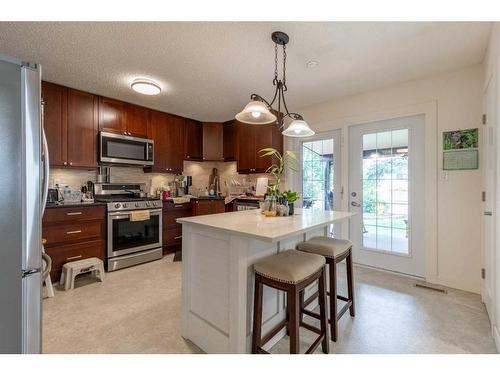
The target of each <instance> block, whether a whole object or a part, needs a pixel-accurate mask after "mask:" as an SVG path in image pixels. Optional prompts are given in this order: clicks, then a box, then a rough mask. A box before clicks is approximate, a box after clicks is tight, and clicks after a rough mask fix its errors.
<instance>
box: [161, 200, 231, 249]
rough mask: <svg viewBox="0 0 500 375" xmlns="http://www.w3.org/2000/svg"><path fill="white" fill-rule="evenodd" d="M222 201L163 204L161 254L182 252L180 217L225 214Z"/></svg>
mask: <svg viewBox="0 0 500 375" xmlns="http://www.w3.org/2000/svg"><path fill="white" fill-rule="evenodd" d="M225 209H226V207H225V204H224V199H195V200H192V201H191V202H189V203H182V204H175V203H173V202H168V201H167V202H163V219H162V220H163V230H162V241H163V254H169V253H174V252H176V251H180V250H182V224H179V223H178V222H177V221H176V220H177V219H179V218H181V217H188V216H197V215H210V214H218V213H223V212H225Z"/></svg>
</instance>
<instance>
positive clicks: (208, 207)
mask: <svg viewBox="0 0 500 375" xmlns="http://www.w3.org/2000/svg"><path fill="white" fill-rule="evenodd" d="M223 212H226V207H225V203H224V199H197V200H195V201H194V204H193V216H200V215H211V214H220V213H223Z"/></svg>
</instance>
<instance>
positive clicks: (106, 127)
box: [99, 96, 127, 134]
mask: <svg viewBox="0 0 500 375" xmlns="http://www.w3.org/2000/svg"><path fill="white" fill-rule="evenodd" d="M99 130H100V131H105V132H111V133H119V134H126V133H127V125H126V123H125V103H124V102H121V101H119V100H115V99H110V98H105V97H102V96H101V97H99Z"/></svg>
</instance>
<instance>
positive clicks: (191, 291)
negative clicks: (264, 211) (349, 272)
mask: <svg viewBox="0 0 500 375" xmlns="http://www.w3.org/2000/svg"><path fill="white" fill-rule="evenodd" d="M300 214H301V213H300V212H299V215H300ZM253 215H259V214H258V212H256V211H254V212H253V213H252V212H251V211H247V212H244V211H243V212H238V213H236V212H234V213H226V214H217V215H207V216H203V217H196V218H184V219H179V222H182V225H183V229H182V299H183V300H182V336H183V337H184V338H185V339H188V340H190V341H192V342H193V343H194V344H196V345H197V346H198V347H200V348H201V349H202V350H203V351H205V352H206V353H250V352H251V333H252V316H253V295H254V292H253V290H254V271H253V264H254V263H256V262H257V261H258V260H259V259H262V258H264V257H266V256H269V255H272V254H276V253H278V252H279V251H283V250H286V249H294V248H295V245H296V244H297V243H298V242H301V241H304V238H307V239H308V238H311V237H313V236H318V235H320V236H323V235H325V234H326V231H327V228H328V225H329V224H331V223H333V222H334V221H337V220H342V219H345V218H347V217H350V216H351V215H352V214H350V213H347V212H345V213H344V212H337V213H335V214H333V215H332V214H331V213H329V214H325V215H323V216H322V218H321V219H319V220H317V221H315V222H314V224H313V223H311V222H310V220H306V219H308V216H309V213H307V214H306V213H305V215H304V217H303V218H302V219H303V221H304V222H305V221H307V225H305V227H303V228H300V229H298V228H296V227H295V228H293V225H290V226H289V232H288V233H286V234H284V233H283V232H282V231H279V230H278V231H277V232H279V234H277V236H276V237H273V236H272V235H269V234H268V233H266V235H265V236H256V235H255V234H256V233H255V230H256V228H255V227H254V228H251V229H249V230H248V232H253V233H248V232H247V231H241V232H239V231H237V230H228V229H227V227H226V228H222V227H221V228H217V224H216V223H217V222H218V221H219V220H221V221H222V222H227V220H228V219H231V220H235V221H239V220H245V219H246V218H248V219H251V218H252V217H253V219H254V220H258V221H261V220H266V219H261V218H260V217H259V218H256V217H254V216H253ZM245 216H246V217H245ZM320 216H321V215H320ZM202 218H203V219H202ZM275 219H278V218H269V219H267V220H275ZM202 220H203V222H202ZM278 220H281V222H282V224H284V225H287V218H279V219H278ZM289 220H290V221H291V220H293V221H294V222H295V224H296V222H297V221H300V220H301V219H300V218H297V217H296V218H294V219H291V218H290V219H289ZM249 221H251V220H249ZM207 223H210V224H209V225H208V224H207ZM288 224H292V223H291V222H288ZM250 226H251V225H250ZM276 229H277V228H276ZM285 232H286V231H285ZM266 237H267V238H266ZM315 290H316V285H312V286H310V287H309V288H308V290H306V298H307V297H308V296H309V295H310V294H311V293H313V292H314V291H315ZM285 306H286V303H285V296H284V293H283V292H280V291H277V290H275V289H272V288H268V287H266V286H264V298H263V319H262V321H263V327H262V335H263V336H264V335H265V334H266V333H268V332H269V331H270V330H271V329H272V328H274V327H275V326H276V325H277V324H278V323H279V322H281V321H282V320H283V319H284V318H285V315H286V313H285ZM285 333H286V330H285V328H283V330H282V331H281V332H280V333H279V334H278V335H276V336H275V337H274V338H273V339H272V340H271V341H269V342H268V343H267V345H266V346H265V347H264V349H269V348H270V347H272V346H273V345H274V344H275V343H276V342H278V341H279V340H280V339H281V338H282V337H283V336H284V335H285Z"/></svg>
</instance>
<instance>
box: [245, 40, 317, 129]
mask: <svg viewBox="0 0 500 375" xmlns="http://www.w3.org/2000/svg"><path fill="white" fill-rule="evenodd" d="M271 39H272V41H273V42H274V78H273V86H275V90H274V96H273V99H272V100H271V102H268V101H266V100H265V99H264V98H263V97H262V96H260V95H257V94H252V95H251V96H250V99H251V102H250V103H248V104H247V105H246V106H245V108H243V111H241V112H240V113H238V114H237V115H236V120H238V121H240V122H244V123H246V124H258V125H262V124H270V123H272V122H275V123H276V125H277V126H279V128H280V129H283V128H284V121H285V119H286V118H287V117H289V118H290V119H291V120H292V122H291V123H290V125H289V126H288V128H287V129H286V130H283V131H282V133H283V135H286V136H289V137H308V136H311V135H313V134H314V131H313V130H312V129H311V128H310V127H309V125H308V124H307V122H305V121H304V119H303V118H302V116H301V115H299V114H298V113H293V112H290V111H289V110H288V108H287V105H286V101H285V92H286V91H287V90H288V87H287V85H286V44H287V43H288V41H289V37H288V35H287V34H285V33H284V32H281V31H275V32H274V33H272V35H271ZM278 45H279V46H282V47H283V71H282V75H281V78H279V77H278ZM274 103H277V108H276V109H273V107H272V106H273V104H274Z"/></svg>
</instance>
